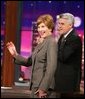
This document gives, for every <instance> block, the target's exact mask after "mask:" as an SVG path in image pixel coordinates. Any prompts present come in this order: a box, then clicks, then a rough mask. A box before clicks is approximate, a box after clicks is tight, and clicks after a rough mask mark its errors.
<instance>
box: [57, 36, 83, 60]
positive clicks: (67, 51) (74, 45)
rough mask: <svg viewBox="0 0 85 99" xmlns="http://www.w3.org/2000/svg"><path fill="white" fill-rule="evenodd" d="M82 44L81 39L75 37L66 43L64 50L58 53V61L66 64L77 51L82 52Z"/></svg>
mask: <svg viewBox="0 0 85 99" xmlns="http://www.w3.org/2000/svg"><path fill="white" fill-rule="evenodd" d="M81 47H82V42H81V39H80V38H79V37H73V38H72V39H69V40H67V41H66V43H65V45H64V46H63V48H62V49H60V50H59V51H58V59H59V60H60V61H62V62H65V61H67V60H68V59H69V57H71V55H73V54H74V53H75V51H77V50H81V49H82V48H81Z"/></svg>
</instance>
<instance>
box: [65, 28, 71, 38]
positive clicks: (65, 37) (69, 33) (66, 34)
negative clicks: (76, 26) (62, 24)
mask: <svg viewBox="0 0 85 99" xmlns="http://www.w3.org/2000/svg"><path fill="white" fill-rule="evenodd" d="M72 30H73V28H71V29H70V30H69V31H68V32H67V33H66V34H65V35H64V38H66V37H67V36H68V34H70V32H71V31H72Z"/></svg>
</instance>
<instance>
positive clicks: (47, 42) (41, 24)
mask: <svg viewBox="0 0 85 99" xmlns="http://www.w3.org/2000/svg"><path fill="white" fill-rule="evenodd" d="M53 28H54V22H53V18H52V16H51V15H49V14H46V15H42V16H40V17H39V18H38V19H37V30H38V33H39V38H38V40H37V41H39V42H38V45H37V46H36V48H35V50H34V51H33V53H32V56H31V57H29V58H28V59H26V58H24V57H22V56H20V55H19V54H18V53H17V51H16V48H15V46H14V44H13V43H12V42H8V43H7V48H8V50H9V52H10V53H11V54H12V56H13V57H14V59H15V63H17V64H19V65H24V66H30V65H32V75H31V80H30V90H31V94H30V97H31V98H47V97H48V98H51V97H52V98H53V97H55V98H56V93H55V92H54V85H55V82H54V73H55V70H56V67H57V44H56V41H55V39H54V37H53V36H52V31H53Z"/></svg>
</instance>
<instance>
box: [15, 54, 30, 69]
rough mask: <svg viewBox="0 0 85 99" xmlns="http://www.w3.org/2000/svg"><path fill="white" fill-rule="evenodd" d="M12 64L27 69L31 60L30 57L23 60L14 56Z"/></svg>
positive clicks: (21, 57)
mask: <svg viewBox="0 0 85 99" xmlns="http://www.w3.org/2000/svg"><path fill="white" fill-rule="evenodd" d="M14 62H15V64H18V65H24V66H27V67H28V66H31V65H32V58H31V57H29V58H24V57H23V56H21V55H19V54H18V55H17V56H15V58H14Z"/></svg>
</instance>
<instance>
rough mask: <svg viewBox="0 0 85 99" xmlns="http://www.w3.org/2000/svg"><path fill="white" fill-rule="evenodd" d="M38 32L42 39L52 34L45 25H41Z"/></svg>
mask: <svg viewBox="0 0 85 99" xmlns="http://www.w3.org/2000/svg"><path fill="white" fill-rule="evenodd" d="M37 30H38V33H39V35H40V37H42V38H45V37H46V36H48V35H49V33H51V29H49V28H48V27H47V26H46V25H45V24H44V23H40V24H39V25H38V29H37Z"/></svg>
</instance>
